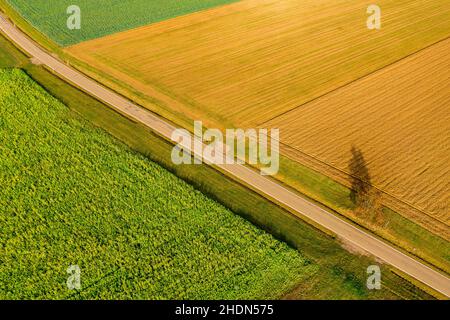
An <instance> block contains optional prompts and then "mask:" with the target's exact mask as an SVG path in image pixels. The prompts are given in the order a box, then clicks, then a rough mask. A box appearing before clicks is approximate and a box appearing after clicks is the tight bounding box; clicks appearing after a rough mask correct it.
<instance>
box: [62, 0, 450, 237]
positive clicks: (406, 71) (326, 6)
mask: <svg viewBox="0 0 450 320" xmlns="http://www.w3.org/2000/svg"><path fill="white" fill-rule="evenodd" d="M372 3H373V1H365V0H334V1H330V0H304V1H298V0H246V1H241V2H238V3H235V4H232V5H227V6H223V7H220V8H215V9H211V10H207V11H203V12H198V13H195V14H191V15H187V16H183V17H179V18H175V19H171V20H167V21H164V22H161V23H157V24H154V25H150V26H145V27H141V28H138V29H134V30H130V31H126V32H122V33H118V34H114V35H111V36H107V37H104V38H101V39H97V40H93V41H88V42H85V43H81V44H78V45H76V46H73V47H69V48H67V49H66V50H67V52H68V53H70V54H71V55H73V56H75V57H76V58H78V59H80V60H82V61H84V62H86V63H87V64H88V65H89V66H90V67H92V68H95V69H97V70H98V71H99V73H104V74H108V76H112V77H114V78H116V79H118V80H119V82H120V83H122V84H123V88H124V90H125V91H126V90H128V89H127V88H133V89H134V90H136V91H138V92H142V93H144V94H145V95H146V96H147V97H148V103H146V101H145V99H144V101H143V103H142V99H139V100H138V101H139V102H141V103H142V104H143V105H144V106H145V107H148V108H149V109H152V110H154V108H155V103H156V104H159V107H160V108H163V109H166V110H171V112H173V114H176V115H177V116H179V115H181V116H182V117H185V118H187V119H196V120H203V122H204V123H205V124H206V125H207V126H215V127H221V128H225V127H241V128H243V127H244V128H245V127H256V126H266V127H267V126H279V127H280V128H281V137H282V142H283V143H284V144H287V145H289V146H290V148H291V149H292V148H296V149H297V150H300V152H302V153H305V154H307V155H310V156H312V157H316V159H318V160H320V161H323V162H324V163H325V164H326V165H325V167H324V169H323V172H324V173H326V174H328V175H331V176H332V174H331V173H330V172H331V171H330V172H329V171H327V169H326V167H330V168H336V169H338V170H341V171H343V172H346V171H348V162H349V161H350V157H351V153H350V150H351V148H352V146H355V148H357V150H359V151H360V152H361V153H362V155H363V157H364V160H365V161H366V163H367V168H368V170H369V173H370V177H371V183H372V184H374V185H375V186H377V187H378V188H380V189H381V190H382V191H383V192H385V193H386V194H388V195H390V196H392V197H391V198H392V199H394V200H395V199H397V200H398V201H399V202H402V203H403V204H404V203H406V204H407V206H406V207H408V206H410V207H411V208H416V209H417V210H415V214H412V213H411V215H410V217H411V218H412V219H413V220H416V221H418V220H420V221H419V222H420V223H421V224H422V225H425V226H429V227H430V228H429V229H432V230H434V231H438V232H439V233H440V234H443V233H445V230H447V231H448V223H449V218H450V215H449V207H448V195H447V198H446V190H448V189H449V181H448V179H449V178H448V177H449V172H448V169H447V166H448V163H449V160H450V159H449V147H448V142H447V140H448V138H449V135H448V132H449V130H448V129H449V119H448V109H449V107H448V106H449V104H450V102H449V96H448V92H450V90H449V88H448V83H449V79H448V74H449V64H448V58H446V57H445V56H446V55H448V52H449V46H448V42H445V41H444V42H440V43H439V44H437V45H436V46H435V47H432V49H429V50H425V51H422V52H420V53H418V54H416V55H413V54H414V53H417V52H418V51H419V50H421V49H424V48H426V47H428V46H431V45H433V44H436V43H437V42H439V41H442V40H444V39H446V38H448V37H449V36H450V1H448V0H379V1H377V2H376V4H377V5H379V6H380V7H381V9H382V28H381V30H368V29H367V28H366V19H367V16H368V15H367V14H366V9H367V6H368V5H370V4H372ZM410 55H413V56H411V57H410V58H409V59H407V60H402V59H403V58H405V57H407V56H410ZM399 61H400V62H399ZM391 65H392V66H391ZM385 67H387V68H385ZM383 68H385V69H383ZM380 69H383V70H382V71H377V70H380ZM361 78H362V79H361ZM358 79H361V80H358ZM120 83H119V86H120ZM130 95H131V96H133V94H130ZM139 98H141V97H139ZM446 111H447V114H446ZM171 120H175V121H176V120H177V119H171ZM289 156H290V157H291V158H293V159H295V160H299V161H300V159H296V158H295V156H293V155H292V153H291V154H289ZM301 161H303V162H304V159H301ZM394 207H395V206H394ZM405 210H406V211H407V209H405ZM413 211H414V210H413ZM411 212H412V211H411ZM417 212H418V213H419V214H417ZM402 213H403V212H402ZM406 214H408V213H406ZM434 223H436V224H438V223H440V224H441V227H439V228H437V229H435V228H434V227H433V226H432V225H433V224H434ZM442 225H443V226H444V227H442ZM442 230H444V231H442Z"/></svg>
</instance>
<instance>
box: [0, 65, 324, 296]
mask: <svg viewBox="0 0 450 320" xmlns="http://www.w3.org/2000/svg"><path fill="white" fill-rule="evenodd" d="M0 151H1V152H0V167H1V168H2V170H0V184H1V186H2V187H1V188H0V208H1V214H0V226H1V234H2V236H1V237H0V252H1V254H0V262H1V263H0V299H18V298H22V299H36V298H40V299H42V298H49V299H66V298H67V299H89V298H96V299H107V298H112V299H129V298H134V299H241V298H243V299H245V298H251V299H258V298H261V299H267V298H277V297H280V296H282V295H283V294H284V293H286V291H288V290H290V289H292V287H293V286H295V285H296V284H297V283H298V282H299V281H301V279H303V278H304V277H310V276H313V275H314V274H315V273H316V272H317V270H318V267H317V265H315V264H313V263H311V262H309V261H308V260H307V259H305V258H304V257H302V255H301V254H300V253H299V252H298V251H296V250H294V249H291V248H290V247H288V246H287V245H286V244H285V243H282V242H280V241H278V240H275V239H274V238H273V237H272V236H271V235H269V234H268V233H266V232H264V231H262V230H260V229H258V228H256V227H255V226H253V225H252V224H251V223H249V222H247V221H246V220H244V219H242V218H240V217H239V216H237V215H235V214H234V213H233V212H230V211H229V210H227V209H226V208H224V207H222V206H221V205H219V204H218V203H216V202H215V201H213V200H211V199H209V198H207V197H206V196H204V195H203V194H201V193H200V192H199V191H196V190H195V189H194V188H193V187H192V186H190V185H188V184H186V183H185V182H184V181H182V180H180V179H178V178H177V177H176V176H174V175H172V174H171V173H169V172H168V171H166V170H165V169H163V168H161V167H160V166H158V165H156V164H155V163H152V162H150V161H149V160H147V159H146V158H144V157H143V156H141V155H139V154H137V153H134V152H132V151H130V150H129V149H128V148H127V147H125V146H124V145H123V144H121V143H119V142H117V141H116V140H114V139H113V138H112V137H111V136H109V135H108V134H106V133H105V132H103V131H101V130H100V129H96V128H94V127H93V126H92V125H90V124H88V123H86V122H85V121H82V120H80V119H79V118H77V117H76V116H75V115H74V114H72V113H70V112H69V110H68V109H67V108H66V107H65V106H64V105H63V104H61V103H60V102H59V101H57V100H56V99H55V98H53V97H52V96H50V95H49V94H48V93H47V92H46V91H44V90H43V89H42V88H41V87H39V86H38V85H37V84H36V83H34V82H33V81H32V80H31V79H30V78H29V77H28V76H27V75H26V74H25V73H24V72H22V71H19V70H16V69H9V70H0ZM71 265H78V266H79V267H80V270H81V282H82V289H81V290H79V291H75V293H74V291H70V290H68V288H67V286H66V281H67V278H68V274H67V273H66V270H67V268H68V267H69V266H71Z"/></svg>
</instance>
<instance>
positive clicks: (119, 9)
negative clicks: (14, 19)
mask: <svg viewBox="0 0 450 320" xmlns="http://www.w3.org/2000/svg"><path fill="white" fill-rule="evenodd" d="M7 1H8V2H9V3H10V4H11V5H12V6H13V7H14V8H15V9H16V10H17V11H18V12H19V13H20V14H21V15H22V16H23V17H25V18H26V19H27V20H28V21H30V22H31V24H32V25H34V26H35V27H36V28H37V29H38V30H40V31H41V32H42V33H44V34H46V35H47V36H49V37H50V38H51V39H52V40H54V41H55V42H57V43H58V44H60V45H63V46H67V45H72V44H75V43H78V42H81V41H86V40H90V39H95V38H98V37H103V36H105V35H108V34H112V33H116V32H120V31H124V30H129V29H132V28H136V27H140V26H143V25H146V24H151V23H155V22H159V21H163V20H166V19H170V18H173V17H177V16H180V15H184V14H189V13H192V12H196V11H199V10H204V9H209V8H212V7H215V6H220V5H224V4H228V3H232V2H236V1H239V0H183V1H179V0H96V1H92V0H58V1H55V0H52V1H48V0H7ZM71 5H77V6H79V7H80V9H81V21H82V25H81V29H80V30H69V29H68V28H67V19H68V17H69V15H68V14H67V8H68V7H69V6H71ZM124 13H126V14H124Z"/></svg>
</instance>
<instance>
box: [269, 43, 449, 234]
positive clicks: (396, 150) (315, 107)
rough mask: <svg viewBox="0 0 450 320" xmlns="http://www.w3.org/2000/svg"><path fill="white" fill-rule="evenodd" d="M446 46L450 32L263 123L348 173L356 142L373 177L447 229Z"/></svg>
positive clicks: (293, 144)
mask: <svg viewBox="0 0 450 320" xmlns="http://www.w3.org/2000/svg"><path fill="white" fill-rule="evenodd" d="M449 52H450V39H448V40H445V41H442V42H440V43H438V44H436V45H434V46H432V47H430V48H427V49H425V50H423V51H421V52H419V53H417V54H415V55H412V56H410V57H408V58H405V59H404V60H402V61H400V62H398V63H396V64H394V65H392V66H390V67H387V68H384V69H382V70H380V71H378V72H376V73H374V74H372V75H370V76H367V77H365V78H363V79H361V80H359V81H356V82H354V83H352V84H350V85H348V86H345V87H344V88H341V89H339V90H336V91H334V92H332V93H330V94H328V95H325V96H323V97H321V98H319V99H316V100H315V101H313V102H310V103H307V104H305V105H303V106H300V107H299V108H297V109H295V110H292V111H290V112H288V113H285V114H284V115H282V116H280V117H277V118H276V119H274V120H272V121H269V122H268V123H265V124H264V125H265V126H269V127H279V128H280V131H281V132H282V133H283V134H282V142H283V143H284V144H286V145H289V146H290V147H292V148H295V149H296V150H299V151H301V152H304V153H306V154H308V155H310V156H312V157H314V158H316V159H319V160H321V161H323V162H325V163H327V164H328V165H330V166H332V167H334V168H337V169H339V170H342V171H345V172H348V173H351V172H350V168H349V166H350V162H351V159H352V158H353V157H354V156H353V155H352V147H353V153H355V152H356V153H359V154H360V155H362V157H361V160H362V161H363V162H365V164H364V163H361V165H362V166H365V167H366V168H367V171H368V178H370V180H371V183H372V184H373V185H375V186H377V187H378V188H380V189H381V190H383V191H385V192H387V193H388V194H390V195H392V196H394V197H395V198H397V199H399V200H401V201H403V202H406V203H408V204H410V205H411V206H413V207H415V208H417V209H418V210H419V211H422V212H423V213H424V214H423V215H422V216H415V217H414V218H415V220H416V221H417V219H419V220H420V221H419V222H421V223H426V224H442V225H444V226H445V227H442V226H441V227H440V228H436V229H439V230H440V231H441V232H440V233H441V234H442V235H443V236H444V237H448V235H449V234H448V231H449V229H448V225H449V222H450V206H449V190H450V169H449V163H450V113H449V110H450V55H449ZM328 173H329V172H328ZM437 221H439V222H440V223H438V222H437ZM428 226H429V227H430V229H432V230H433V229H435V228H434V227H437V225H436V226H433V225H428Z"/></svg>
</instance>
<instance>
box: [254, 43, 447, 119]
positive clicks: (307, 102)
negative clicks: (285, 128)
mask: <svg viewBox="0 0 450 320" xmlns="http://www.w3.org/2000/svg"><path fill="white" fill-rule="evenodd" d="M449 39H450V35H449V36H447V37H446V38H443V39H441V40H438V41H436V42H433V43H432V44H429V45H427V46H425V47H423V48H421V49H419V50H417V51H414V52H412V53H409V54H407V55H406V56H404V57H402V58H401V59H398V60H395V61H393V62H391V63H389V64H387V65H385V66H383V67H381V68H379V69H376V70H374V71H372V72H369V73H368V74H366V75H364V76H362V77H359V78H356V79H354V80H351V81H349V82H347V83H346V84H343V85H341V86H338V87H336V88H334V89H332V90H330V91H327V92H325V93H323V94H321V95H319V96H317V97H314V98H312V99H311V100H308V101H306V102H304V103H302V104H300V105H298V106H296V107H293V108H292V109H289V110H287V111H283V112H282V113H280V114H278V115H276V116H273V117H271V118H270V119H268V120H264V121H263V122H260V123H258V124H257V126H258V127H261V126H264V125H266V124H267V123H268V122H270V121H273V120H275V119H277V118H279V117H281V116H284V115H287V114H289V113H290V112H293V111H295V110H297V109H300V108H301V107H304V106H305V105H307V104H309V103H311V102H314V101H316V100H319V99H320V98H323V97H326V96H327V95H329V94H331V93H333V92H336V91H339V90H341V89H343V88H345V87H347V86H349V85H351V84H353V83H355V82H358V81H360V80H363V79H366V78H368V77H369V76H372V75H374V74H376V73H378V72H380V71H382V70H384V69H385V68H389V67H391V66H393V65H395V64H397V63H399V62H401V61H403V60H405V59H408V58H410V57H412V56H414V55H416V54H418V53H420V52H422V51H424V50H427V49H430V48H431V47H433V46H435V45H437V44H439V43H441V42H444V41H446V40H449Z"/></svg>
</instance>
